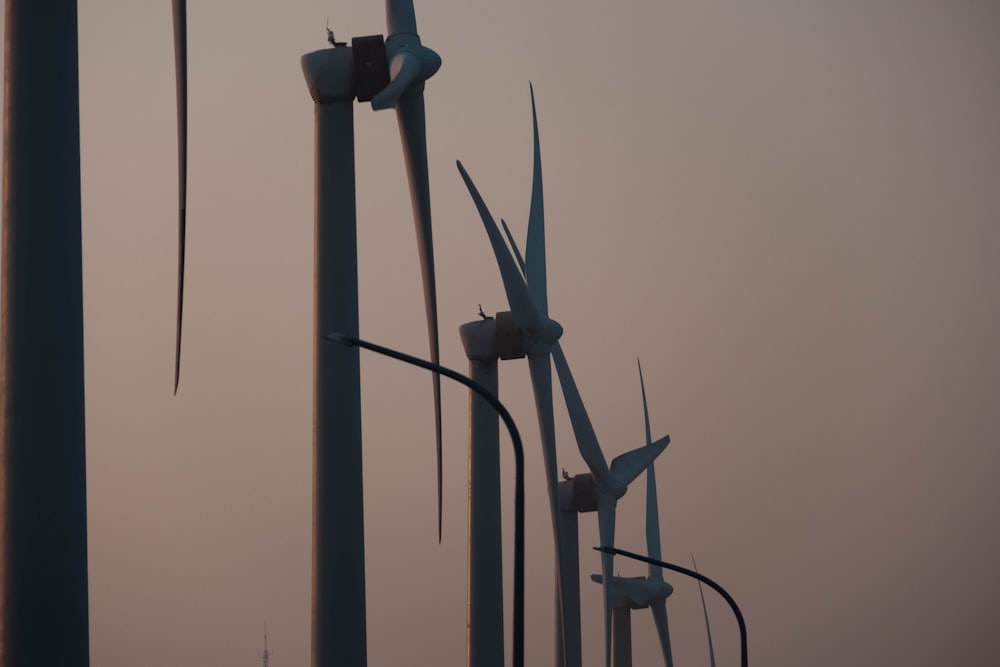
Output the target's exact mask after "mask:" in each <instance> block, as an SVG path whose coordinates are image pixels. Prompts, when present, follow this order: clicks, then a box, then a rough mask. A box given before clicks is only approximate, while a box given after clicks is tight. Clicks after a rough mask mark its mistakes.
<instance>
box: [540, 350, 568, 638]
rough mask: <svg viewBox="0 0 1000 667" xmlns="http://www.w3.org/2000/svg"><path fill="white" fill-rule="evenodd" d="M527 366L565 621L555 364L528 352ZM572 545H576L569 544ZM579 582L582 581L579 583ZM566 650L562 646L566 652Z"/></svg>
mask: <svg viewBox="0 0 1000 667" xmlns="http://www.w3.org/2000/svg"><path fill="white" fill-rule="evenodd" d="M528 370H529V372H530V374H531V387H532V390H533V392H534V394H535V411H536V413H537V416H538V429H539V432H540V435H541V441H542V461H543V462H544V464H545V487H546V490H547V491H548V494H549V510H550V512H551V514H552V533H553V535H554V538H555V547H556V549H555V553H556V587H557V590H556V594H557V595H558V599H559V618H560V619H562V622H563V623H565V622H566V620H565V619H566V612H565V610H566V608H567V607H568V604H567V597H568V595H569V590H570V589H569V587H570V586H571V585H573V584H572V583H571V582H570V581H569V579H568V577H567V573H566V572H565V571H564V569H563V562H562V558H561V556H560V554H562V553H563V543H562V531H561V530H560V526H559V522H560V518H559V477H558V464H557V461H556V429H555V420H554V419H553V416H552V364H551V362H550V361H549V355H548V354H535V355H529V356H528ZM567 546H570V547H573V546H574V545H567ZM577 585H579V584H577ZM557 632H559V636H560V637H561V638H562V641H564V642H565V641H566V633H565V632H564V631H562V629H561V628H559V629H557ZM565 653H566V650H565V647H564V648H563V655H565Z"/></svg>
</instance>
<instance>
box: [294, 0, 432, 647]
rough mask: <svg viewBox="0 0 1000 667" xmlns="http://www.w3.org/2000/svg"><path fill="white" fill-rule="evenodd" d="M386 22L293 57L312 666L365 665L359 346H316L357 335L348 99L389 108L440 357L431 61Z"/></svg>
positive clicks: (405, 24) (408, 27)
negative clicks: (312, 202)
mask: <svg viewBox="0 0 1000 667" xmlns="http://www.w3.org/2000/svg"><path fill="white" fill-rule="evenodd" d="M386 23H387V26H388V38H387V39H383V37H382V36H381V35H373V36H367V37H356V38H354V39H353V40H352V43H351V45H350V46H348V45H347V44H346V43H344V42H337V41H336V40H335V39H334V38H333V34H332V33H330V32H328V34H329V41H330V43H331V46H332V48H328V49H323V50H320V51H314V52H312V53H307V54H305V55H304V56H302V72H303V74H304V75H305V79H306V85H307V86H308V87H309V93H310V95H311V96H312V98H313V101H314V102H315V110H316V154H315V156H316V157H315V159H316V194H315V197H316V218H315V228H316V232H315V233H316V236H315V239H316V240H315V301H314V307H315V310H314V312H315V315H314V336H313V353H314V359H315V371H314V392H313V471H314V472H313V601H312V607H313V609H312V664H313V665H314V667H333V666H334V665H338V666H344V667H363V666H364V665H365V664H366V663H367V636H366V620H365V608H366V607H365V557H364V511H363V504H364V493H363V488H362V459H361V365H360V357H359V350H358V348H357V347H344V346H339V345H328V344H324V343H323V342H322V336H323V335H324V334H326V333H328V332H330V331H337V332H341V333H344V334H347V335H349V336H357V335H358V333H359V330H358V272H357V266H358V259H357V211H356V202H355V172H354V100H355V99H357V100H358V101H360V102H366V101H371V103H372V107H373V108H374V109H389V108H395V109H396V117H397V120H398V124H399V129H400V134H401V136H402V140H403V156H404V160H405V161H406V167H407V174H408V176H409V180H410V200H411V204H412V206H413V212H414V219H415V222H416V226H417V247H418V250H419V252H420V258H421V269H422V272H423V280H424V299H425V306H426V313H427V326H428V333H429V338H430V347H431V359H432V360H433V361H435V362H437V361H438V359H439V354H438V335H437V303H436V296H435V292H436V290H435V281H434V255H433V248H432V242H431V217H430V194H429V187H428V174H427V146H426V134H425V121H424V97H423V91H424V81H425V80H426V79H428V78H430V77H431V76H432V75H433V74H434V73H435V72H437V70H438V68H439V67H440V65H441V59H440V57H439V56H438V55H437V54H436V53H434V52H433V51H432V50H430V49H428V48H427V47H425V46H423V45H422V44H421V43H420V37H419V36H418V35H417V24H416V18H415V16H414V12H413V2H412V0H387V1H386ZM433 382H434V403H435V417H436V427H437V453H438V460H437V464H438V536H439V539H440V531H441V410H440V393H441V392H440V378H439V377H438V376H437V375H436V374H435V375H434V376H433Z"/></svg>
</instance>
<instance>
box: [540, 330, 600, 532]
mask: <svg viewBox="0 0 1000 667" xmlns="http://www.w3.org/2000/svg"><path fill="white" fill-rule="evenodd" d="M552 360H553V361H554V362H555V364H556V372H557V373H558V374H559V385H560V386H561V387H562V393H563V398H564V399H565V400H566V410H567V412H569V420H570V423H571V424H572V425H573V435H575V436H576V446H577V447H578V448H579V450H580V456H582V457H583V460H584V462H585V463H586V464H587V467H588V468H590V473H591V474H592V475H593V476H594V482H595V483H596V484H597V486H598V487H600V486H603V485H604V484H606V483H607V482H608V479H609V477H610V475H611V471H610V470H608V464H607V461H605V459H604V453H603V452H602V451H601V445H600V444H599V443H598V442H597V434H596V433H594V426H593V425H592V424H591V423H590V417H589V416H587V409H586V408H585V407H584V406H583V399H582V398H580V392H579V391H578V390H577V388H576V382H574V381H573V373H572V372H570V370H569V364H567V363H566V357H565V355H563V351H562V347H561V346H560V345H559V343H555V344H553V345H552ZM602 546H611V545H602Z"/></svg>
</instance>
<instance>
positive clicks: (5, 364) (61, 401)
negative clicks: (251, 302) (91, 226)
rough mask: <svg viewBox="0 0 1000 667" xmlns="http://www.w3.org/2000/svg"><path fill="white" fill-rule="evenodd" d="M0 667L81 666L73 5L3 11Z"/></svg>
mask: <svg viewBox="0 0 1000 667" xmlns="http://www.w3.org/2000/svg"><path fill="white" fill-rule="evenodd" d="M4 37H5V53H6V63H5V71H4V80H5V86H4V92H5V95H4V113H5V118H4V121H5V122H4V138H3V139H4V157H3V159H4V183H3V225H4V227H3V279H2V293H3V295H2V306H0V307H2V310H3V315H2V322H3V324H2V337H3V342H2V351H0V383H2V384H0V386H2V388H0V396H2V408H0V421H2V431H3V442H2V445H0V447H2V452H0V459H2V470H0V475H2V484H3V490H2V499H0V504H2V506H3V510H2V519H0V521H2V526H0V530H2V541H3V547H2V548H3V552H2V567H0V571H2V575H0V587H2V600H0V604H2V614H0V664H2V665H3V667H46V666H48V665H67V666H71V667H85V666H86V665H88V664H89V661H90V657H89V652H90V649H89V630H88V619H87V607H88V603H87V479H86V472H87V471H86V439H85V419H84V417H85V412H84V375H83V371H84V364H83V269H82V246H81V232H80V219H81V215H80V107H79V74H78V69H79V68H78V64H77V3H76V2H75V0H53V1H52V2H45V3H39V2H31V1H30V0H7V3H6V31H5V35H4Z"/></svg>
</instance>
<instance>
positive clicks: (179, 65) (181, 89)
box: [173, 0, 187, 395]
mask: <svg viewBox="0 0 1000 667" xmlns="http://www.w3.org/2000/svg"><path fill="white" fill-rule="evenodd" d="M173 8H174V68H175V70H176V77H177V193H178V199H179V208H178V219H177V338H176V343H175V348H174V394H175V395H176V394H177V387H178V385H179V384H180V381H181V321H182V319H183V315H184V245H185V237H186V235H187V2H186V1H185V0H173Z"/></svg>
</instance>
